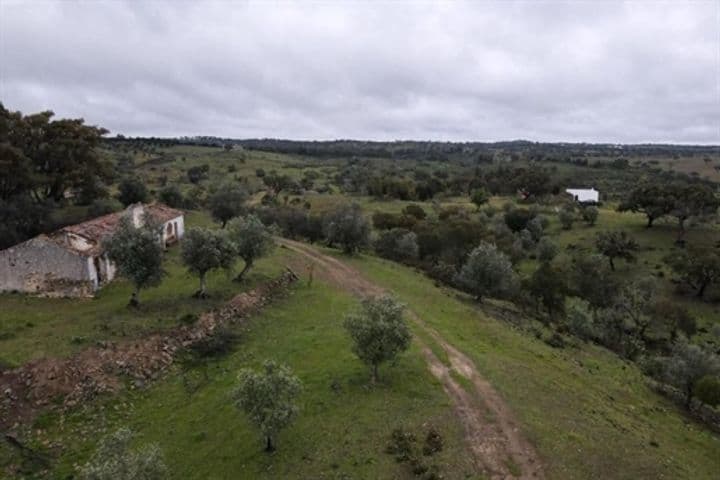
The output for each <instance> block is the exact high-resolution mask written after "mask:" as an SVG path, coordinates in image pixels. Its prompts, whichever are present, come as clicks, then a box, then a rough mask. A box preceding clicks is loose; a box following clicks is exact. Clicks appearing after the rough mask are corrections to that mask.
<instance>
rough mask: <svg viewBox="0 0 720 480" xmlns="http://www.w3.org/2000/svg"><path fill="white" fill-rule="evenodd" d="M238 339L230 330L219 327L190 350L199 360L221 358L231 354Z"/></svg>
mask: <svg viewBox="0 0 720 480" xmlns="http://www.w3.org/2000/svg"><path fill="white" fill-rule="evenodd" d="M238 338H239V336H238V335H237V334H236V333H234V332H233V331H232V330H230V329H229V328H226V327H218V328H216V329H215V330H214V331H213V332H212V333H211V334H210V335H207V336H206V337H204V338H202V339H200V340H198V341H197V342H195V343H194V344H192V345H191V346H190V347H189V350H190V352H192V353H193V354H194V355H195V356H196V357H198V358H212V357H221V356H223V355H226V354H228V353H230V351H231V350H232V347H233V345H235V344H236V343H237V341H238Z"/></svg>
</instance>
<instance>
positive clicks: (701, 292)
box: [695, 282, 708, 298]
mask: <svg viewBox="0 0 720 480" xmlns="http://www.w3.org/2000/svg"><path fill="white" fill-rule="evenodd" d="M707 286H708V284H707V282H703V283H701V284H700V288H698V291H697V293H696V294H695V296H696V297H697V298H703V295H705V288H707Z"/></svg>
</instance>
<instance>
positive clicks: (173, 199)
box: [158, 185, 185, 208]
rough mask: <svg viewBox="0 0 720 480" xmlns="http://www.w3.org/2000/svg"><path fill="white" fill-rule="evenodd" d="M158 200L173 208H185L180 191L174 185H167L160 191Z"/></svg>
mask: <svg viewBox="0 0 720 480" xmlns="http://www.w3.org/2000/svg"><path fill="white" fill-rule="evenodd" d="M158 200H160V201H161V202H162V203H164V204H165V205H168V206H170V207H173V208H182V207H184V206H185V198H184V197H183V194H182V192H181V191H180V189H179V188H178V187H176V186H175V185H168V186H167V187H165V188H163V189H162V190H160V193H159V194H158Z"/></svg>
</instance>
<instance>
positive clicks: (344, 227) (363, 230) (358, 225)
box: [323, 204, 370, 254]
mask: <svg viewBox="0 0 720 480" xmlns="http://www.w3.org/2000/svg"><path fill="white" fill-rule="evenodd" d="M323 232H324V233H325V238H326V239H327V241H328V244H329V245H330V246H332V245H334V244H338V245H340V246H341V247H342V249H343V251H344V252H345V253H349V254H351V253H354V252H356V251H358V250H359V249H360V248H361V247H364V246H365V245H367V244H368V242H369V240H370V224H369V223H368V221H367V220H366V219H365V216H364V215H363V214H362V210H361V209H360V206H359V205H357V204H353V205H347V206H343V207H340V208H338V209H337V210H335V211H333V212H330V213H328V214H327V215H326V216H325V217H324V219H323Z"/></svg>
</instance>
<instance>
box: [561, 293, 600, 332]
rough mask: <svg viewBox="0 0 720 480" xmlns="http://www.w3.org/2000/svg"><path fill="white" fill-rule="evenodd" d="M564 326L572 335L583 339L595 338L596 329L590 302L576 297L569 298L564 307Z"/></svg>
mask: <svg viewBox="0 0 720 480" xmlns="http://www.w3.org/2000/svg"><path fill="white" fill-rule="evenodd" d="M565 327H566V328H567V330H568V331H569V332H570V333H571V334H572V335H575V336H576V337H578V338H580V339H582V340H584V341H588V340H591V339H593V338H595V337H596V336H597V329H596V327H595V322H594V320H593V315H592V312H591V311H590V304H589V303H588V302H586V301H584V300H580V299H577V298H572V299H570V300H569V301H568V305H567V307H566V315H565Z"/></svg>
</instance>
